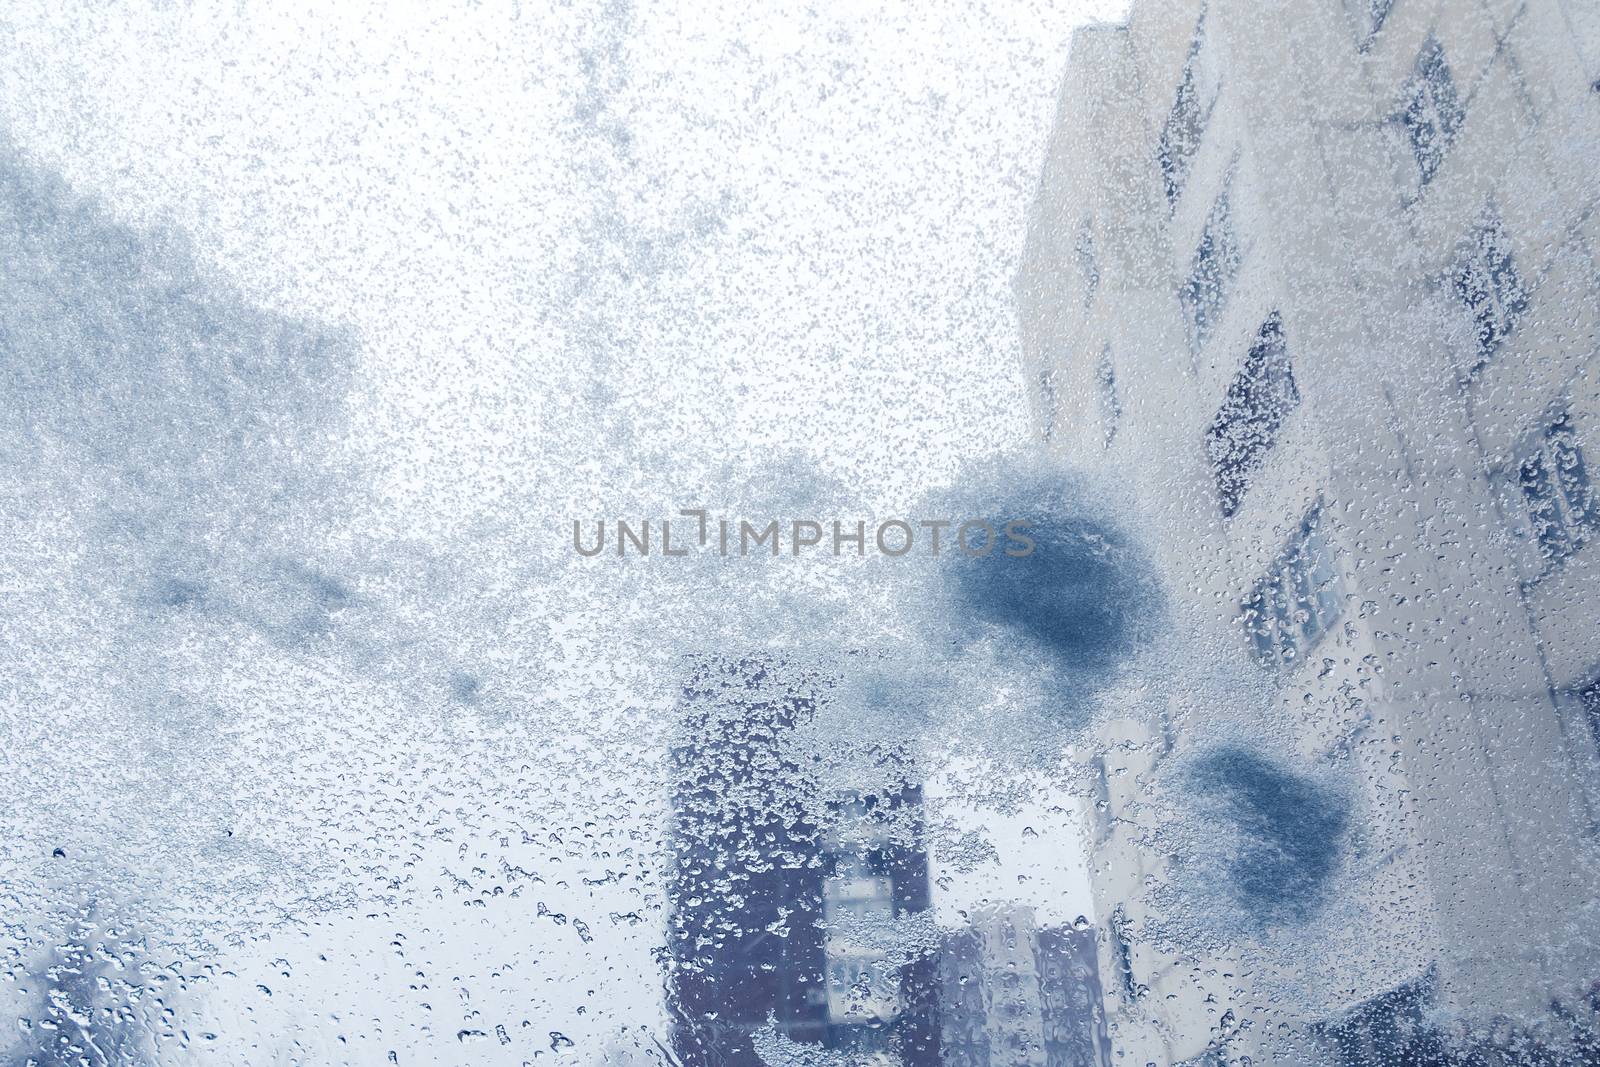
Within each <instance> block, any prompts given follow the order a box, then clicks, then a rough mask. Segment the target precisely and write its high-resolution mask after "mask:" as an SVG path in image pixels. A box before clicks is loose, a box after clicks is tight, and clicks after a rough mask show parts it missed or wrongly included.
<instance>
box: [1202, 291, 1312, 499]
mask: <svg viewBox="0 0 1600 1067" xmlns="http://www.w3.org/2000/svg"><path fill="white" fill-rule="evenodd" d="M1299 403H1300V390H1299V388H1298V387H1297V386H1296V385H1295V381H1294V370H1293V368H1292V367H1291V366H1290V364H1289V347H1288V345H1287V344H1286V343H1285V341H1284V338H1283V322H1282V319H1281V318H1280V317H1279V315H1278V313H1277V312H1273V313H1272V315H1271V316H1269V317H1268V318H1267V321H1266V322H1264V323H1262V324H1261V329H1260V330H1259V331H1258V332H1257V334H1256V339H1255V342H1254V343H1253V344H1252V345H1251V346H1250V352H1249V354H1248V355H1247V356H1245V360H1244V366H1242V367H1240V368H1239V373H1238V374H1236V375H1234V378H1233V381H1231V382H1229V383H1228V395H1227V397H1226V399H1224V400H1223V402H1222V407H1221V409H1220V410H1219V411H1218V412H1217V417H1216V418H1215V419H1213V420H1212V423H1211V428H1210V429H1208V430H1207V431H1206V455H1207V458H1209V459H1210V460H1211V471H1212V474H1213V475H1214V476H1215V478H1216V482H1217V496H1218V498H1219V499H1220V501H1221V504H1222V514H1223V516H1224V517H1225V518H1232V517H1233V515H1234V514H1235V513H1236V512H1238V510H1239V506H1240V505H1241V504H1242V503H1243V501H1244V494H1245V491H1246V490H1247V489H1249V487H1250V478H1251V476H1252V475H1253V474H1255V472H1256V471H1257V470H1259V469H1260V468H1261V465H1262V463H1263V462H1264V461H1265V459H1266V454H1267V452H1268V451H1270V450H1271V448H1272V446H1273V445H1274V444H1276V443H1277V440H1278V431H1279V429H1280V428H1281V427H1282V425H1283V420H1284V419H1285V418H1286V417H1287V416H1288V414H1289V412H1291V411H1293V410H1294V409H1295V408H1296V407H1297V406H1298V405H1299Z"/></svg>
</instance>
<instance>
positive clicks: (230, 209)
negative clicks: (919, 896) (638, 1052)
mask: <svg viewBox="0 0 1600 1067" xmlns="http://www.w3.org/2000/svg"><path fill="white" fill-rule="evenodd" d="M621 7H622V5H611V6H610V7H608V6H607V5H604V4H593V3H558V4H553V5H541V4H536V3H532V2H522V3H517V2H516V0H504V2H482V3H459V4H448V5H447V4H437V3H431V4H412V5H390V4H382V5H378V4H362V3H355V2H341V3H336V4H328V3H321V2H318V3H309V4H308V3H290V2H284V3H277V4H274V5H271V7H270V11H264V10H260V9H258V7H257V6H256V5H251V7H250V10H249V15H248V16H246V14H245V10H246V8H245V5H243V4H239V5H233V6H232V9H231V10H225V9H224V8H225V5H223V4H220V3H218V4H214V5H199V6H198V7H197V8H194V9H191V8H188V7H185V6H180V5H173V4H168V3H165V2H159V3H124V4H112V5H98V4H97V5H92V6H91V5H84V6H83V7H82V8H79V9H76V10H69V9H67V8H66V7H65V6H64V5H59V4H57V3H54V2H53V0H14V2H12V3H9V4H8V5H7V10H6V13H5V14H4V15H3V16H0V57H3V58H0V122H3V124H4V126H5V127H6V129H8V130H9V132H10V134H11V136H12V137H14V138H15V140H16V141H17V142H18V144H19V145H21V146H22V147H23V148H24V150H25V151H26V152H28V153H29V154H30V155H32V156H33V157H34V158H35V159H36V160H37V161H38V162H40V163H41V164H44V165H46V166H48V167H50V168H54V169H57V170H59V171H60V172H62V173H63V174H64V175H65V176H66V178H67V180H68V181H69V182H70V183H71V184H72V185H73V186H74V188H75V189H76V190H78V191H79V192H80V193H84V194H88V195H93V196H98V197H103V198H104V200H105V202H106V203H107V205H108V207H109V209H110V210H111V211H113V212H114V213H115V214H117V215H118V216H120V217H122V218H123V219H125V220H127V221H129V222H133V223H136V224H141V225H151V224H171V225H174V226H176V227H178V228H179V229H181V230H182V231H184V232H185V233H187V234H188V235H190V237H191V239H192V241H193V245H194V249H195V253H196V255H197V257H198V258H199V259H200V260H201V261H202V262H203V263H204V264H206V265H207V266H208V267H209V268H210V269H211V270H212V271H214V272H215V273H217V274H218V275H220V276H222V277H225V278H227V279H229V280H231V282H232V283H233V284H235V285H237V286H238V287H239V288H240V289H242V290H243V291H244V292H245V293H246V294H247V295H248V296H249V297H250V298H251V299H252V300H254V301H257V302H259V303H261V304H263V305H265V306H268V307H272V308H275V309H277V310H280V311H283V312H286V313H290V314H293V315H303V316H307V317H310V318H313V319H316V320H321V321H326V322H336V323H341V324H345V325H348V326H350V327H353V329H354V330H355V331H356V334H357V336H358V337H359V339H360V343H361V348H362V358H363V361H364V364H363V370H362V375H361V380H360V382H359V384H358V389H357V393H356V395H355V396H354V397H353V398H352V410H351V429H350V432H349V434H348V440H347V441H346V442H345V444H346V447H347V448H349V450H350V451H351V453H352V455H353V456H354V457H355V458H357V459H358V460H359V461H360V462H361V463H362V464H364V465H365V466H366V467H367V469H369V470H370V471H371V473H372V478H373V484H374V485H375V486H377V487H378V488H377V490H376V491H375V492H374V493H373V496H372V499H371V500H370V501H368V502H366V504H365V505H364V506H365V507H367V508H369V509H370V512H371V514H373V515H374V516H376V517H377V519H378V520H381V521H383V522H385V523H387V524H390V525H394V526H398V527H401V528H406V529H411V530H415V531H419V532H421V533H422V534H424V535H428V534H432V533H440V534H442V533H444V532H447V531H451V530H459V529H461V528H463V527H464V526H467V525H470V524H472V523H474V522H481V521H483V520H484V519H485V516H489V517H491V518H492V517H494V516H501V517H504V518H507V519H509V520H513V521H521V519H522V518H523V517H527V521H528V529H527V530H525V531H524V532H523V534H522V535H521V536H524V537H525V538H526V539H527V541H528V542H529V543H537V542H539V541H540V539H542V538H545V537H546V535H547V534H548V533H549V532H550V530H551V529H552V528H554V529H560V527H551V526H550V525H549V524H548V523H546V522H544V521H543V520H547V519H550V518H551V517H552V516H555V517H559V516H564V515H566V514H569V513H570V512H569V509H570V508H572V507H574V506H576V502H588V501H594V500H605V501H607V502H608V503H609V502H613V501H615V502H617V503H616V504H615V506H616V508H617V509H618V510H624V511H625V510H628V509H627V508H626V507H625V506H624V502H630V501H639V500H658V499H675V500H678V501H680V502H687V499H686V498H695V499H696V502H699V500H702V499H706V498H707V497H713V496H714V493H715V488H714V487H707V486H705V485H704V484H702V482H701V481H700V479H701V478H702V477H703V476H704V472H705V471H706V470H707V469H709V468H711V467H713V466H714V465H715V464H716V463H718V462H719V461H721V460H724V459H728V458H733V457H740V456H745V455H749V454H752V453H757V454H760V453H764V452H767V451H770V450H774V449H780V448H781V449H793V450H797V451H799V452H801V453H802V454H805V455H808V456H809V457H811V459H812V460H813V461H814V462H815V463H816V464H817V465H818V466H820V467H821V468H822V469H823V470H824V471H826V472H827V473H829V474H831V475H833V476H834V477H836V478H838V479H840V480H842V481H843V482H844V483H845V484H847V485H848V486H850V487H851V488H852V489H854V490H855V491H856V492H858V493H859V494H860V496H861V497H862V499H863V500H865V501H867V502H869V503H876V504H879V505H882V506H893V505H894V504H895V503H897V502H903V501H905V500H907V499H909V498H910V497H912V496H913V495H915V494H916V493H917V492H919V491H920V490H922V489H923V488H925V487H927V486H929V485H932V484H936V483H937V482H939V481H940V480H941V479H943V478H946V477H948V476H949V474H950V473H951V472H952V471H953V470H954V468H955V466H956V464H957V463H959V462H960V461H961V460H963V459H965V458H970V457H975V456H981V455H984V454H987V453H992V452H995V451H998V450H1002V449H1005V448H1009V447H1013V446H1014V445H1015V444H1016V443H1017V442H1018V441H1019V440H1020V439H1021V437H1022V435H1023V433H1024V430H1025V425H1026V416H1025V408H1024V402H1023V393H1022V388H1021V385H1020V381H1019V375H1018V373H1017V370H1016V367H1017V352H1016V347H1017V339H1016V331H1015V315H1014V309H1013V301H1012V293H1011V279H1012V276H1013V274H1014V272H1015V270H1016V267H1017V263H1018V258H1019V255H1020V250H1021V245H1022V240H1023V231H1024V223H1025V213H1026V210H1027V207H1028V202H1029V199H1030V197H1031V196H1032V194H1033V192H1034V190H1035V188H1036V185H1037V180H1038V172H1039V168H1040V165H1041V160H1042V154H1043V145H1044V138H1045V135H1046V132H1047V129H1048V124H1049V120H1050V117H1051V113H1052V110H1053V108H1054V104H1055V96H1056V91H1057V86H1058V81H1059V77H1060V73H1061V70H1062V66H1063V64H1064V62H1065V58H1066V44H1067V40H1068V37H1069V35H1070V33H1071V30H1072V29H1073V27H1074V26H1076V25H1078V24H1080V23H1081V22H1082V21H1084V20H1086V19H1087V18H1090V17H1116V16H1118V15H1120V13H1121V8H1122V7H1123V4H1122V3H1121V2H1118V0H1105V2H1097V0H1083V2H1062V3H1057V4H1047V3H1036V2H1028V0H1022V2H1017V3H1010V4H1005V3H988V4H982V3H980V4H972V3H968V2H965V0H918V2H915V3H910V2H907V3H867V2H861V0H846V2H838V3H827V2H776V3H761V4H751V3H748V2H747V0H704V2H701V3H695V4H690V5H678V6H669V5H658V4H650V5H640V7H639V8H638V9H637V10H634V11H632V12H631V13H625V14H623V15H621V16H618V15H617V14H616V12H617V11H618V10H619V9H621ZM608 12H610V13H609V14H608ZM585 116H586V117H585ZM710 502H711V503H713V504H714V503H715V500H714V499H712V500H710ZM560 536H563V537H564V536H565V531H564V530H562V532H561V533H560ZM1016 822H1017V825H1009V824H1008V825H1004V826H999V825H997V826H994V827H993V829H994V831H995V835H994V836H995V838H996V844H997V846H998V847H1000V848H1001V849H1002V851H1003V852H1007V853H1008V854H1009V858H1008V859H1007V860H1006V862H1005V863H1004V864H1002V865H1001V867H1000V868H998V869H997V870H995V871H994V872H993V877H992V878H990V879H972V880H969V881H967V882H965V883H963V885H962V887H961V891H960V892H959V893H956V894H953V895H946V896H945V897H944V898H943V899H941V902H940V903H941V908H942V909H944V910H946V911H948V910H949V909H952V908H955V907H964V906H969V905H971V904H973V903H977V902H980V901H981V900H982V899H983V898H985V897H987V896H989V895H990V894H991V893H993V894H995V895H1012V894H1013V892H1014V895H1018V896H1026V890H1027V889H1028V888H1029V887H1030V886H1032V887H1046V888H1047V892H1048V899H1049V901H1050V907H1049V917H1051V918H1054V919H1062V918H1070V917H1071V914H1073V913H1076V912H1078V911H1084V912H1087V911H1088V910H1089V908H1088V904H1087V899H1086V888H1085V886H1084V883H1083V880H1082V875H1081V871H1079V870H1077V869H1076V866H1075V864H1076V860H1075V859H1074V858H1072V857H1070V856H1069V855H1068V854H1067V853H1066V851H1065V850H1064V849H1061V848H1060V846H1059V845H1058V846H1057V847H1056V848H1052V849H1048V850H1045V849H1044V848H1043V847H1042V846H1041V845H1040V844H1038V843H1037V842H1033V843H1031V844H1030V841H1029V839H1025V838H1024V837H1023V836H1022V827H1023V826H1024V825H1030V826H1031V825H1034V824H1035V823H1040V817H1039V813H1031V814H1030V815H1027V816H1023V817H1019V819H1018V820H1016ZM1035 829H1039V827H1037V826H1036V827H1035ZM1052 836H1055V840H1056V841H1058V842H1059V841H1060V840H1061V839H1060V836H1056V835H1051V834H1047V835H1046V840H1050V838H1051V837H1052ZM1019 878H1021V879H1026V881H1019ZM1017 886H1021V887H1023V888H1022V889H1021V890H1015V887H1017ZM1040 902H1041V903H1044V902H1045V901H1044V899H1043V898H1041V901H1040ZM334 926H335V927H337V928H338V929H340V930H343V931H345V932H344V933H342V934H339V935H335V934H332V933H329V934H328V935H327V936H328V937H330V938H331V937H335V936H337V937H340V938H343V939H344V942H343V943H346V944H348V945H351V946H355V945H360V944H362V942H361V938H362V937H364V936H367V934H365V933H363V926H364V924H363V923H362V922H360V921H358V920H355V919H351V920H349V921H348V922H343V923H335V924H334ZM449 930H450V932H449V933H448V936H446V935H440V936H441V940H440V942H439V944H440V945H448V946H454V947H453V948H448V949H446V948H441V949H440V951H441V952H443V953H445V954H446V955H447V956H450V957H452V958H454V959H457V960H460V961H462V964H463V966H465V965H466V964H467V963H468V962H470V961H471V960H472V959H473V956H474V947H473V946H475V945H476V946H479V947H480V948H481V947H483V946H488V945H492V944H494V943H495V942H496V941H498V940H500V939H502V938H504V937H506V936H515V935H513V934H508V932H507V931H505V930H503V929H494V928H485V929H484V930H482V931H479V932H478V933H477V934H469V933H466V932H464V931H465V927H464V926H451V927H449ZM373 936H378V935H373ZM475 938H477V940H475ZM386 945H387V939H386V938H384V937H381V936H379V937H378V940H377V941H374V942H373V943H372V945H370V946H367V947H365V948H360V949H357V948H352V949H351V952H350V955H349V956H348V957H347V959H348V960H350V961H356V962H348V963H347V964H346V966H347V967H348V968H350V970H349V971H348V973H345V974H342V975H338V976H336V977H331V978H330V979H329V980H328V982H327V983H326V984H325V985H324V986H316V985H315V984H312V985H311V986H307V985H306V983H305V982H303V981H300V982H296V981H293V980H284V981H283V982H282V983H281V984H283V985H286V986H289V987H290V988H294V987H295V986H296V985H298V986H299V988H300V989H301V990H302V992H303V991H304V990H305V989H307V988H319V989H322V990H323V991H324V993H325V994H326V996H327V997H328V998H329V1000H330V1004H324V1005H314V1006H307V1005H306V1004H305V1003H304V1002H302V1003H301V1005H300V1007H297V1008H292V1009H291V1008H283V1009H281V1010H282V1011H284V1012H285V1016H284V1018H288V1017H290V1016H293V1017H294V1018H295V1019H296V1020H297V1025H301V1026H308V1027H310V1028H311V1029H312V1030H318V1029H319V1028H320V1031H321V1032H322V1033H323V1034H324V1036H325V1037H326V1036H327V1035H328V1034H330V1033H332V1032H333V1031H334V1030H337V1029H339V1027H340V1026H344V1025H345V1024H344V1023H339V1024H338V1025H337V1026H336V1025H334V1024H331V1023H329V1022H328V1015H329V1014H332V1013H336V1012H338V1011H340V1010H342V1011H344V1013H345V1015H346V1016H347V1017H348V1016H351V1015H353V1016H357V1017H363V1016H370V1017H371V1018H374V1019H376V1018H381V1017H383V1013H384V1011H385V1007H384V1005H385V1004H386V1003H391V1001H389V1000H387V999H386V998H387V997H394V998H398V999H400V1000H403V999H404V994H403V992H397V991H400V990H404V989H405V988H406V985H407V983H406V982H405V981H404V980H403V979H404V974H405V971H404V970H403V969H402V970H400V971H395V972H394V973H392V974H390V975H389V976H388V977H387V978H374V979H373V980H372V986H371V990H370V996H368V995H365V994H363V995H357V994H356V993H354V992H352V991H351V989H352V987H360V986H362V985H363V984H364V980H363V977H362V975H364V974H374V973H377V971H378V970H379V969H380V967H381V965H383V964H382V961H384V960H388V959H389V957H390V956H391V955H392V953H391V954H386V952H385V951H383V949H384V947H385V946H386ZM314 947H315V946H312V945H308V946H306V949H307V951H310V950H311V949H312V948H314ZM597 947H599V946H597ZM648 948H649V942H648V940H647V939H641V940H638V942H637V943H636V944H630V945H629V946H627V947H623V948H619V949H618V950H617V951H616V952H615V953H614V954H613V955H612V956H611V957H608V959H607V961H606V962H607V966H608V968H609V969H610V970H611V971H613V972H615V973H612V974H610V975H608V976H607V977H606V978H605V982H606V983H609V984H603V988H602V992H601V994H600V995H599V996H598V998H597V999H598V1001H599V1002H600V1003H601V1007H600V1008H599V1009H596V1008H595V1007H593V1006H591V1007H590V1008H589V1010H588V1011H587V1012H586V1013H585V1014H584V1015H582V1016H578V1015H576V1014H574V1013H573V1011H572V1002H571V998H570V997H569V996H567V995H566V994H563V993H561V992H559V991H553V992H551V993H550V999H549V1002H548V1003H549V1012H550V1013H551V1014H552V1016H557V1015H559V1016H561V1019H560V1021H559V1025H558V1024H555V1023H552V1024H551V1025H549V1026H547V1027H546V1026H543V1023H540V1024H539V1027H542V1028H543V1029H549V1030H561V1031H563V1032H564V1033H568V1034H570V1035H572V1036H573V1037H574V1038H576V1039H579V1040H580V1047H583V1042H584V1040H587V1041H588V1042H589V1044H588V1046H587V1051H586V1052H585V1053H584V1054H585V1055H588V1056H589V1057H591V1058H593V1056H594V1049H595V1047H596V1045H595V1043H596V1042H601V1041H604V1040H606V1035H607V1034H610V1033H612V1032H613V1031H614V1029H615V1027H616V1026H618V1025H621V1024H623V1023H630V1024H631V1023H636V1022H640V1021H646V1020H647V1018H649V1017H653V1016H651V1011H653V1009H651V1010H650V1011H646V1010H645V1009H643V1008H642V1007H641V1008H631V1007H629V1004H630V1002H633V1003H635V1004H642V1003H647V1002H652V1000H651V998H653V997H654V996H655V976H654V973H653V971H652V965H651V964H650V963H649V959H648ZM274 951H275V952H276V951H279V949H278V948H274ZM284 951H285V954H286V955H288V954H290V953H288V952H287V950H284ZM302 954H304V953H302ZM313 955H314V953H313ZM368 964H371V968H372V969H370V970H369V969H368ZM386 983H387V985H386ZM553 984H555V985H560V984H561V983H560V982H559V981H558V982H555V983H553ZM567 984H569V985H570V984H571V983H567ZM388 986H393V989H391V990H390V992H389V993H388V994H382V993H380V992H379V990H381V989H385V988H388ZM246 988H248V987H246ZM505 988H506V989H507V990H510V992H506V993H504V994H503V995H504V996H506V997H513V996H515V995H517V994H516V992H515V990H516V983H514V982H507V983H506V984H505ZM581 993H582V991H580V994H581ZM436 995H437V996H438V997H439V998H440V999H443V998H445V997H453V996H454V995H455V994H454V993H451V992H448V991H443V990H441V991H438V992H437V994H436ZM573 995H574V996H578V999H579V1000H580V1001H581V1000H583V999H584V998H583V996H581V995H579V994H573ZM341 997H342V998H345V1000H347V1001H348V1003H347V1004H345V1006H344V1007H343V1008H342V1009H341V1008H340V1007H338V1006H337V1005H334V1004H333V1002H337V1001H340V998H341ZM351 998H353V999H351ZM246 999H248V998H246ZM491 1000H492V997H491ZM590 1003H591V1005H592V1004H593V1003H594V1001H590ZM330 1005H332V1006H330ZM605 1005H609V1008H607V1007H606V1006H605ZM396 1010H398V1009H396ZM492 1014H493V1012H492V1011H490V1010H488V1009H485V1015H486V1017H487V1016H489V1015H492ZM508 1017H509V1016H508ZM539 1027H536V1029H537V1028H539ZM439 1028H440V1029H441V1030H443V1029H445V1027H444V1026H443V1025H442V1024H441V1026H440V1027H439ZM491 1028H492V1021H491ZM360 1047H361V1048H362V1049H366V1048H368V1047H369V1046H368V1045H365V1044H363V1045H361V1046H360ZM378 1047H379V1045H377V1044H373V1045H371V1046H370V1048H372V1049H377V1048H378ZM499 1047H500V1046H498V1045H497V1044H494V1043H492V1042H491V1043H490V1045H486V1046H485V1048H484V1051H483V1052H482V1055H483V1056H484V1057H492V1055H493V1054H494V1053H495V1052H497V1051H498V1049H499ZM340 1051H341V1054H342V1055H350V1056H359V1055H365V1052H359V1053H358V1052H357V1051H356V1050H355V1049H354V1048H341V1050H340ZM401 1062H406V1060H404V1059H402V1060H401ZM483 1062H488V1059H485V1060H483Z"/></svg>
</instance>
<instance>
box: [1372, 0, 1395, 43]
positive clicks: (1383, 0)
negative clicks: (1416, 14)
mask: <svg viewBox="0 0 1600 1067" xmlns="http://www.w3.org/2000/svg"><path fill="white" fill-rule="evenodd" d="M1393 7H1394V0H1367V36H1368V37H1369V38H1370V37H1375V36H1377V33H1378V31H1379V30H1381V29H1383V21H1384V19H1386V18H1388V17H1389V10H1390V9H1391V8H1393Z"/></svg>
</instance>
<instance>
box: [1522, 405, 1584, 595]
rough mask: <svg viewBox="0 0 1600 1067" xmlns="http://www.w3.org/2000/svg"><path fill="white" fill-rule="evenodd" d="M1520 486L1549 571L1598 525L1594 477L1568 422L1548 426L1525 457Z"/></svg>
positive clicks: (1567, 419) (1567, 420)
mask: <svg viewBox="0 0 1600 1067" xmlns="http://www.w3.org/2000/svg"><path fill="white" fill-rule="evenodd" d="M1517 485H1518V488H1519V489H1520V490H1521V491H1522V502H1523V506H1524V507H1525V508H1526V509H1527V514H1528V521H1529V524H1530V526H1531V528H1532V532H1533V536H1534V537H1536V538H1537V539H1538V542H1539V551H1540V555H1541V556H1542V558H1543V561H1544V568H1545V569H1546V570H1548V569H1549V568H1551V567H1553V566H1555V565H1556V564H1557V563H1559V562H1561V561H1562V560H1564V559H1566V558H1567V557H1568V556H1570V555H1572V554H1573V553H1574V552H1576V551H1577V550H1578V547H1579V546H1580V545H1582V544H1583V543H1584V541H1586V540H1587V539H1588V536H1589V531H1590V529H1591V528H1592V527H1593V526H1594V524H1595V508H1594V500H1593V494H1592V492H1591V490H1590V488H1589V472H1588V469H1587V467H1586V466H1585V464H1584V460H1583V449H1582V448H1581V447H1579V445H1578V435H1577V434H1576V433H1575V432H1574V430H1573V428H1572V420H1571V418H1570V417H1569V416H1567V415H1562V416H1561V417H1560V418H1559V419H1556V420H1555V421H1554V422H1552V423H1551V424H1550V425H1549V426H1547V427H1546V428H1545V430H1544V432H1543V433H1542V434H1541V435H1540V436H1539V438H1538V439H1537V440H1536V441H1535V442H1534V444H1533V445H1532V447H1531V448H1530V449H1529V450H1528V451H1527V452H1526V453H1525V454H1524V456H1523V459H1522V462H1521V463H1520V464H1519V466H1518V469H1517Z"/></svg>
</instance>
